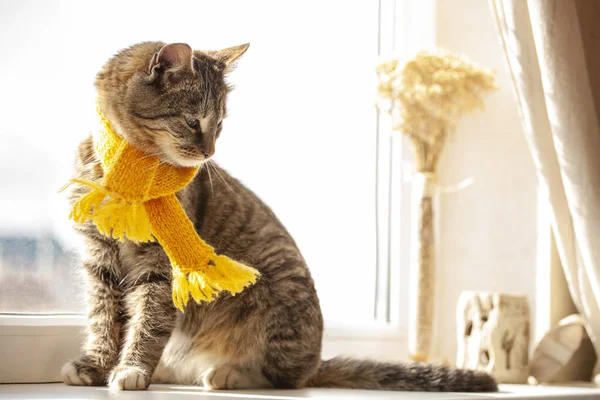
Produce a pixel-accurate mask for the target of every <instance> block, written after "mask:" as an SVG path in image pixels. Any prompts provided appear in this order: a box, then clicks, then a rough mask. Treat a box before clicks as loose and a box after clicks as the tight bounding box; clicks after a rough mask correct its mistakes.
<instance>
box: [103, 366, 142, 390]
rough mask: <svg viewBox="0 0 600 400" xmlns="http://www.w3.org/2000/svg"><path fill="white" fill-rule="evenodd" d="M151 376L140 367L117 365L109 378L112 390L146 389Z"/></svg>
mask: <svg viewBox="0 0 600 400" xmlns="http://www.w3.org/2000/svg"><path fill="white" fill-rule="evenodd" d="M149 385H150V376H149V375H148V374H147V373H146V372H145V371H144V370H142V369H141V368H138V367H129V366H128V367H117V368H115V370H114V371H113V372H112V373H111V374H110V377H109V378H108V386H109V387H110V390H113V391H116V390H146V389H148V386H149Z"/></svg>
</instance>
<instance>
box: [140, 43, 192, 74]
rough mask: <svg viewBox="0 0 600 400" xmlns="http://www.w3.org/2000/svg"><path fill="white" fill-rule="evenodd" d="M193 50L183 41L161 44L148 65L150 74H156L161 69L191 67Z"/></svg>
mask: <svg viewBox="0 0 600 400" xmlns="http://www.w3.org/2000/svg"><path fill="white" fill-rule="evenodd" d="M192 57H193V51H192V48H191V47H190V46H189V45H187V44H185V43H172V44H167V45H165V46H163V47H162V48H161V49H160V50H159V51H158V53H154V56H153V57H152V61H150V65H149V67H148V73H149V74H150V75H157V74H159V73H160V72H162V71H167V70H176V69H183V68H191V69H193V66H192Z"/></svg>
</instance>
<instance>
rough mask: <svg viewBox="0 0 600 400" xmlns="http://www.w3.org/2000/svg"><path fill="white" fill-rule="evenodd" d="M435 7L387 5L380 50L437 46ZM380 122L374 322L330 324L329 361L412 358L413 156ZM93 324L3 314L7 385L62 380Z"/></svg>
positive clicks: (429, 2) (416, 0) (423, 2)
mask: <svg viewBox="0 0 600 400" xmlns="http://www.w3.org/2000/svg"><path fill="white" fill-rule="evenodd" d="M435 3H436V0H379V35H378V37H379V39H378V41H379V43H378V53H379V54H380V55H382V56H386V55H391V54H406V53H409V52H412V51H415V50H417V49H420V48H426V47H430V46H432V45H434V44H435V19H436V18H435ZM412 21H419V23H418V24H417V23H415V24H413V23H412ZM374 125H375V129H374V132H375V133H376V134H377V139H376V140H377V153H378V158H377V163H378V165H377V176H376V179H377V189H376V190H377V196H376V197H377V199H376V202H377V216H376V217H377V235H378V243H377V267H376V268H377V269H376V290H375V292H376V293H375V307H374V310H373V316H374V318H373V322H369V323H366V324H365V323H361V322H354V323H344V324H342V323H334V322H330V321H326V322H325V330H324V336H323V357H324V358H329V357H331V356H333V355H335V354H339V353H344V354H347V355H351V356H359V357H370V358H378V359H382V360H401V359H404V360H406V359H407V358H408V353H407V343H408V336H407V322H408V315H407V309H408V307H407V306H408V287H407V285H408V282H409V273H410V271H409V260H410V258H409V256H410V255H409V249H410V221H411V196H410V194H411V182H410V179H406V178H407V176H406V175H409V174H410V172H409V170H408V169H407V168H405V166H406V163H407V162H409V161H410V160H412V154H411V153H410V149H409V146H408V145H406V139H405V138H404V137H403V136H401V135H399V134H397V133H394V132H392V131H391V123H390V120H389V117H387V116H386V115H383V114H381V113H378V115H377V120H376V121H374ZM399 221H402V223H401V224H400V223H395V222H399ZM394 243H397V244H399V245H394ZM85 323H86V321H85V316H84V315H75V314H56V315H51V314H9V313H0V354H2V355H3V357H2V359H0V383H25V382H28V383H31V382H55V381H60V380H61V379H60V369H61V367H62V364H63V363H64V362H66V360H68V359H70V358H73V357H76V356H77V355H78V354H79V352H80V349H81V346H82V342H83V340H84V338H85V336H84V334H83V329H84V326H85ZM50 344H51V345H50Z"/></svg>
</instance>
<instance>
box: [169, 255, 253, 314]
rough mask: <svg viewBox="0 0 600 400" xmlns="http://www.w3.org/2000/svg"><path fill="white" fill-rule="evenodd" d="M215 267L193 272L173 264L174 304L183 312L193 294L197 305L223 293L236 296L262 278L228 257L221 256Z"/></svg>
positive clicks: (211, 266)
mask: <svg viewBox="0 0 600 400" xmlns="http://www.w3.org/2000/svg"><path fill="white" fill-rule="evenodd" d="M212 264H214V265H212ZM212 264H211V265H208V266H206V267H205V268H203V269H201V270H195V271H189V272H185V271H184V270H183V269H182V268H181V267H180V266H178V265H173V295H172V297H173V304H175V306H176V307H177V308H178V309H179V310H181V312H183V310H184V308H185V307H186V306H187V304H188V301H189V297H190V295H191V296H192V299H194V301H195V302H196V303H200V302H211V301H213V300H214V299H216V298H217V297H218V295H219V294H220V292H223V291H227V292H230V293H231V294H232V295H233V296H235V295H236V294H238V293H240V292H241V291H243V290H244V289H245V288H246V287H248V286H250V285H252V284H254V283H255V282H256V279H257V277H258V276H259V275H260V273H259V272H258V271H257V270H256V269H254V268H252V267H248V266H247V265H244V264H242V263H239V262H237V261H234V260H232V259H230V258H228V257H225V256H219V255H217V256H216V257H215V260H214V262H213V263H212Z"/></svg>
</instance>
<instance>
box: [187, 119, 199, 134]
mask: <svg viewBox="0 0 600 400" xmlns="http://www.w3.org/2000/svg"><path fill="white" fill-rule="evenodd" d="M185 122H187V124H188V126H189V127H190V128H192V129H194V130H196V131H200V122H199V121H198V120H197V119H195V118H193V119H190V118H186V119H185Z"/></svg>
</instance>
